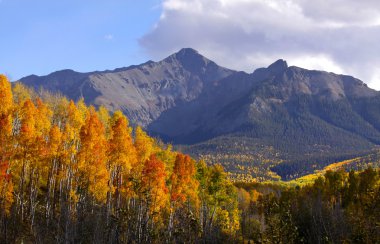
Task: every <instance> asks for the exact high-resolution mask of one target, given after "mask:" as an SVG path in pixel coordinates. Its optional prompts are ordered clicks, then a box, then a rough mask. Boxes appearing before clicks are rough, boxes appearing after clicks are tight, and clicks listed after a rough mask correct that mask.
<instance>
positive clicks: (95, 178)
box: [78, 107, 109, 202]
mask: <svg viewBox="0 0 380 244" xmlns="http://www.w3.org/2000/svg"><path fill="white" fill-rule="evenodd" d="M80 139H81V146H80V151H79V153H78V170H79V174H80V176H81V177H82V180H83V182H82V184H81V188H82V190H85V191H88V193H89V194H90V195H91V196H92V197H94V199H96V200H97V201H100V202H104V201H105V200H106V197H107V191H108V180H109V173H108V170H107V165H106V152H107V141H106V139H105V132H104V127H103V124H102V123H101V122H100V120H99V118H98V116H97V114H96V111H95V108H94V107H90V108H89V110H88V112H87V116H86V121H85V124H84V125H83V126H82V129H81V132H80Z"/></svg>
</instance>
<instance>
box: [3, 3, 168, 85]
mask: <svg viewBox="0 0 380 244" xmlns="http://www.w3.org/2000/svg"><path fill="white" fill-rule="evenodd" d="M0 11H1V14H0V33H1V34H0V53H1V57H0V73H5V74H6V75H8V76H9V77H10V78H11V79H12V80H15V79H19V78H21V77H23V76H26V75H29V74H37V75H44V74H48V73H50V72H53V71H56V70H60V69H66V68H70V69H74V70H77V71H93V70H104V69H114V68H117V67H123V66H128V65H131V64H137V63H140V62H145V61H146V60H147V59H149V56H147V55H146V52H145V51H144V50H143V49H142V48H140V46H139V44H138V39H139V38H140V37H141V36H142V35H144V34H145V33H147V32H149V31H150V30H151V29H152V28H153V26H154V24H155V23H156V22H157V20H158V19H159V17H160V13H161V6H160V2H159V1H158V0H144V1H136V0H135V1H133V0H127V1H126V0H60V1H56V0H0Z"/></svg>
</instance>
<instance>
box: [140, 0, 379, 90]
mask: <svg viewBox="0 0 380 244" xmlns="http://www.w3.org/2000/svg"><path fill="white" fill-rule="evenodd" d="M162 9H163V10H162V14H161V18H160V20H159V21H158V23H156V25H155V27H154V28H153V29H152V30H151V32H149V33H147V34H146V35H144V36H143V37H142V38H141V39H140V45H141V46H142V47H143V48H144V50H145V51H146V52H147V53H148V55H149V56H152V57H153V58H155V59H160V58H163V57H164V56H165V55H166V54H167V53H170V52H174V51H175V50H178V49H179V48H181V47H184V46H191V47H194V48H196V49H197V50H199V51H200V52H202V53H204V54H205V55H206V56H208V57H210V58H212V59H214V60H215V61H217V62H218V63H220V64H222V65H224V66H227V67H231V68H234V69H237V70H245V71H252V70H254V69H255V68H258V67H262V66H266V65H268V64H270V63H271V61H272V60H275V59H278V58H285V59H286V60H288V62H289V64H290V65H296V66H302V67H305V68H308V69H323V70H328V71H331V72H336V73H349V74H352V75H355V76H357V77H359V78H361V79H363V80H366V81H368V84H369V86H370V87H372V88H375V89H378V90H379V89H380V68H379V67H380V56H379V55H377V54H378V53H380V45H379V43H378V41H377V40H379V39H380V3H379V2H378V1H372V0H365V1H353V0H348V1H342V0H332V1H328V2H327V1H323V0H316V1H312V2H310V1H306V0H281V1H274V0H268V1H258V0H236V1H225V0H202V1H200V0H186V1H185V0H164V1H163V3H162Z"/></svg>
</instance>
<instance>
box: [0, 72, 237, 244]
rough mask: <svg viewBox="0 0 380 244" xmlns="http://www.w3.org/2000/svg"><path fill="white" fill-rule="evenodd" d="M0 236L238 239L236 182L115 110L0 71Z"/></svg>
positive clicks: (0, 239) (20, 239)
mask: <svg viewBox="0 0 380 244" xmlns="http://www.w3.org/2000/svg"><path fill="white" fill-rule="evenodd" d="M0 104H1V106H0V211H1V215H0V218H1V222H0V231H1V234H0V243H14V242H16V243H55V242H58V243H136V242H138V243H141V242H144V243H145V242H146V243H150V242H171V243H174V242H178V243H181V242H188V243H190V242H202V241H203V242H206V241H208V240H218V238H219V239H221V240H222V239H223V240H234V239H236V240H237V238H238V228H237V227H236V226H235V222H236V221H238V216H237V212H238V210H237V202H236V199H237V198H236V195H235V191H234V187H233V186H232V184H231V183H230V182H229V180H228V179H227V175H226V174H225V173H224V171H223V169H222V168H220V167H219V166H213V167H208V166H206V165H205V164H204V163H203V162H196V161H195V160H193V159H192V158H190V157H189V156H187V155H183V154H181V153H178V152H175V151H173V150H172V147H171V146H170V145H164V144H162V143H159V142H157V141H156V140H155V139H153V138H151V137H150V136H149V135H148V134H147V133H146V132H144V131H143V129H142V128H140V127H136V128H135V129H132V127H131V126H130V125H129V121H128V119H127V118H126V117H125V116H124V114H123V113H122V112H120V111H117V112H115V113H110V112H109V111H107V109H105V108H104V107H100V108H99V109H96V108H94V107H91V106H90V107H88V106H86V104H85V103H84V101H83V100H79V101H77V102H74V101H68V100H67V99H66V98H64V97H61V96H59V95H53V94H49V93H47V92H42V93H40V96H37V95H36V93H34V92H33V91H30V90H29V89H28V88H26V87H24V86H22V85H20V84H14V85H13V87H12V86H11V84H10V82H9V81H8V80H7V78H6V77H5V76H0Z"/></svg>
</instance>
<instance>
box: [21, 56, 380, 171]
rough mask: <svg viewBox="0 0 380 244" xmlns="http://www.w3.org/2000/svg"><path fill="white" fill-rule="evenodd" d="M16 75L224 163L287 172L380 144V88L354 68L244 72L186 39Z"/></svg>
mask: <svg viewBox="0 0 380 244" xmlns="http://www.w3.org/2000/svg"><path fill="white" fill-rule="evenodd" d="M20 81H21V82H22V83H24V84H26V85H28V86H31V87H34V88H36V89H38V88H39V87H43V88H44V89H47V90H50V91H53V92H60V93H62V94H64V95H66V96H68V97H70V98H72V99H74V100H77V99H79V98H80V97H84V99H85V102H86V103H88V104H95V105H105V106H106V107H107V108H109V109H111V110H116V109H121V110H122V111H124V112H125V113H126V115H127V116H128V117H129V118H130V120H131V121H132V123H133V124H140V125H142V126H144V127H145V128H146V129H147V130H148V131H149V132H150V133H151V134H152V135H156V136H159V137H161V138H162V139H163V140H164V141H166V142H172V143H174V144H181V145H184V146H182V149H183V150H184V151H186V152H189V153H191V154H193V155H194V156H210V155H213V157H211V161H212V160H214V161H218V162H221V163H224V164H225V166H227V168H230V170H231V171H235V170H236V167H235V166H231V165H234V164H239V165H240V164H246V165H247V167H251V166H252V165H254V167H256V166H257V164H256V163H253V162H263V160H268V162H272V163H269V164H268V165H269V166H270V168H271V169H272V170H274V171H275V172H277V173H278V174H279V175H280V176H282V177H284V178H291V177H290V176H291V175H292V174H295V172H296V173H297V174H298V173H299V172H301V174H302V173H304V172H303V170H304V169H306V168H308V167H309V168H310V167H311V165H317V166H315V167H317V168H318V167H323V166H324V164H327V163H330V162H331V161H334V160H341V159H342V158H344V157H351V156H354V155H357V154H360V153H364V152H367V151H369V150H372V149H373V148H375V147H376V146H377V145H379V144H380V92H378V91H375V90H372V89H370V88H368V87H367V85H366V84H365V83H364V82H362V81H360V80H358V79H356V78H354V77H351V76H347V75H337V74H333V73H328V72H324V71H315V70H306V69H302V68H299V67H294V66H291V67H288V65H287V63H286V61H284V60H278V61H276V62H274V63H273V64H271V65H270V66H268V67H267V68H259V69H256V70H255V71H254V72H253V73H246V72H238V71H233V70H230V69H227V68H223V67H220V66H218V65H217V64H216V63H214V62H213V61H211V60H209V59H207V58H205V57H203V56H202V55H200V54H199V53H198V52H197V51H195V50H193V49H190V48H185V49H181V50H180V51H179V52H177V53H175V54H173V55H171V56H169V57H167V58H165V59H164V60H162V61H159V62H153V61H149V62H147V63H144V64H141V65H137V66H130V67H127V68H120V69H115V70H112V71H101V72H99V71H97V72H91V73H78V72H74V71H71V70H64V71H58V72H55V73H52V74H50V75H47V76H42V77H38V76H34V75H33V76H28V77H25V78H23V79H21V80H20ZM217 155H219V156H217ZM220 155H224V156H222V157H221V156H220ZM231 155H236V157H234V158H231ZM243 155H244V156H243ZM284 161H285V162H284ZM280 162H283V163H282V164H279V163H280ZM311 162H312V163H311ZM260 165H261V166H262V164H260ZM305 165H307V166H305ZM261 166H260V167H261ZM263 167H264V166H263ZM265 167H268V166H265ZM313 167H314V166H313ZM266 169H268V170H269V168H266ZM310 170H311V168H310ZM304 171H307V170H304ZM305 173H307V172H305Z"/></svg>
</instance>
